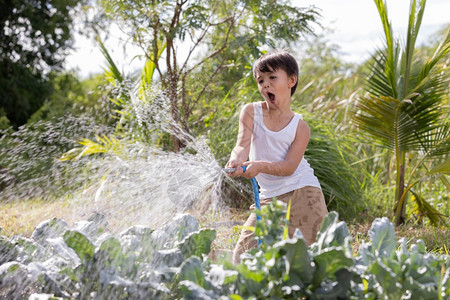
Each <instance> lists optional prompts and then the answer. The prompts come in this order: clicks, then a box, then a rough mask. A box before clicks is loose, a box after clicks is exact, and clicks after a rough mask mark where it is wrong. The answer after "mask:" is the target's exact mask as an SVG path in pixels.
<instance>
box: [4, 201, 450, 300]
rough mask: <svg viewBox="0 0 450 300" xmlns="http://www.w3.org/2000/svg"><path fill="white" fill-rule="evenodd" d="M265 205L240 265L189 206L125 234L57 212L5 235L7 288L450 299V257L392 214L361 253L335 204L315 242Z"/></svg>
mask: <svg viewBox="0 0 450 300" xmlns="http://www.w3.org/2000/svg"><path fill="white" fill-rule="evenodd" d="M257 213H258V214H260V215H261V217H262V219H263V221H262V222H257V223H256V226H255V228H254V231H255V236H256V238H257V239H259V240H261V244H260V246H259V247H258V248H254V249H251V250H250V251H248V252H247V253H245V254H243V255H242V262H241V263H240V264H239V265H233V264H232V263H231V262H229V260H228V259H227V258H226V257H225V256H222V257H219V259H218V261H217V262H213V261H211V259H209V257H208V256H207V254H208V253H209V252H210V250H211V243H212V241H213V240H214V239H215V236H216V233H215V231H214V230H211V229H201V230H198V228H197V227H198V223H196V222H195V221H194V220H195V219H194V218H192V217H191V216H189V215H183V216H181V217H178V218H176V219H174V221H173V222H172V223H170V224H168V225H166V226H165V227H164V228H163V229H161V230H152V229H150V228H146V227H140V226H135V227H132V228H130V229H128V230H127V231H125V232H123V233H121V234H120V235H119V236H118V237H114V236H112V235H111V234H108V233H102V234H100V233H101V232H102V230H98V229H99V228H100V227H101V226H100V225H101V224H102V223H101V222H100V221H98V220H99V219H100V220H101V218H93V219H92V220H91V221H89V222H91V223H89V222H88V223H87V224H84V225H83V226H82V228H81V229H82V230H80V226H78V229H76V230H74V229H73V228H70V227H69V226H68V225H67V223H65V222H63V221H61V220H57V219H54V220H50V221H48V222H47V223H44V224H42V225H40V226H38V228H37V230H38V231H39V235H38V234H37V233H36V234H35V235H34V236H32V238H31V239H25V238H20V237H16V238H13V239H11V240H8V239H6V238H5V237H2V238H1V239H0V254H1V255H0V263H1V265H0V290H2V291H5V290H6V291H9V293H10V294H9V295H10V296H11V295H14V293H18V292H20V291H21V290H20V289H18V288H21V289H27V288H29V287H30V286H31V287H33V289H34V291H35V292H38V293H47V294H46V295H48V296H49V297H50V295H55V296H58V297H74V298H100V299H107V298H127V299H143V298H146V299H148V298H151V299H181V298H183V299H269V298H270V299H301V298H302V297H304V298H306V299H401V298H409V299H445V297H447V296H448V295H450V263H449V259H448V258H449V257H448V256H435V255H433V254H429V253H427V252H426V249H425V246H424V244H423V243H422V242H418V243H417V244H414V245H411V246H410V247H409V249H408V247H407V244H406V241H405V240H404V239H403V240H401V241H400V244H397V241H396V237H395V232H394V227H393V225H392V224H391V223H390V222H389V221H388V219H386V218H381V219H376V220H375V221H374V222H373V224H372V228H371V229H370V231H369V236H370V239H371V241H370V243H364V244H363V245H362V246H361V247H360V249H359V251H358V253H357V254H353V253H352V238H351V235H350V233H349V231H348V229H347V226H346V224H345V222H339V221H338V215H337V213H335V212H331V213H330V214H329V215H328V216H327V217H326V218H325V220H324V222H323V224H322V227H321V229H320V232H319V233H318V235H317V241H316V243H314V244H313V245H311V246H310V247H307V246H306V243H305V241H304V239H303V237H302V235H301V232H300V231H298V230H297V232H296V233H295V234H294V237H293V238H287V239H284V238H283V236H284V235H285V234H284V232H285V229H284V227H283V225H286V224H287V221H286V220H285V219H284V215H285V211H284V210H283V207H282V206H281V205H280V204H278V203H277V202H276V201H274V203H273V204H270V205H268V206H266V207H264V208H263V210H262V211H261V212H259V211H258V212H257ZM89 224H91V225H92V226H87V225H89ZM94 225H96V226H97V227H96V226H94ZM86 228H90V230H87V229H86ZM38 236H39V238H37V237H38ZM94 239H95V240H96V242H95V243H93V242H92V241H91V240H94ZM50 246H51V247H50ZM49 249H50V251H49ZM18 282H21V285H20V286H19V285H18ZM41 296H43V295H42V294H41Z"/></svg>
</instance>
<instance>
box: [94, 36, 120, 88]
mask: <svg viewBox="0 0 450 300" xmlns="http://www.w3.org/2000/svg"><path fill="white" fill-rule="evenodd" d="M97 41H98V43H99V45H100V51H101V52H102V54H103V56H104V57H105V59H106V62H107V70H105V74H106V77H107V78H108V80H110V82H112V83H114V81H117V82H123V80H124V77H123V76H122V73H121V72H120V71H119V68H117V65H116V64H115V62H114V60H113V59H112V57H111V55H110V54H109V52H108V50H107V49H106V47H105V45H104V44H103V42H102V40H101V39H100V37H99V36H97Z"/></svg>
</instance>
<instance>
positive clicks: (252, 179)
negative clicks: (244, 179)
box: [242, 166, 261, 220]
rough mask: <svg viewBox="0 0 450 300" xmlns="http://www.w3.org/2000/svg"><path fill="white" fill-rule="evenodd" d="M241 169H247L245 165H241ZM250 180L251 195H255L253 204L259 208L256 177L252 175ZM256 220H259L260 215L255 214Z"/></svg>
mask: <svg viewBox="0 0 450 300" xmlns="http://www.w3.org/2000/svg"><path fill="white" fill-rule="evenodd" d="M242 169H243V170H244V172H245V170H247V167H246V166H242ZM250 182H251V183H252V188H253V196H254V197H255V206H256V209H258V210H261V203H260V201H259V190H258V183H257V182H256V178H255V177H253V178H251V179H250ZM256 220H261V216H258V215H257V216H256Z"/></svg>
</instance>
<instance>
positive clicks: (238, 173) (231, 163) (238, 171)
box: [225, 160, 244, 177]
mask: <svg viewBox="0 0 450 300" xmlns="http://www.w3.org/2000/svg"><path fill="white" fill-rule="evenodd" d="M225 168H229V169H231V168H236V171H234V172H230V173H228V172H227V175H228V176H232V177H237V176H242V174H243V173H244V170H243V169H242V164H239V163H238V162H237V161H235V160H230V161H228V162H227V164H226V166H225Z"/></svg>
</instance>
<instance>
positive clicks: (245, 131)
mask: <svg viewBox="0 0 450 300" xmlns="http://www.w3.org/2000/svg"><path fill="white" fill-rule="evenodd" d="M252 133H253V103H248V104H246V105H245V106H244V107H243V108H242V109H241V112H240V115H239V132H238V136H237V141H236V146H235V147H234V149H233V151H231V155H230V159H229V160H228V163H227V165H226V167H227V168H236V171H235V172H233V173H230V174H229V175H230V176H240V175H242V173H243V170H242V168H241V166H242V164H243V163H244V162H245V161H247V159H248V155H249V153H250V143H251V139H252Z"/></svg>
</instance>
